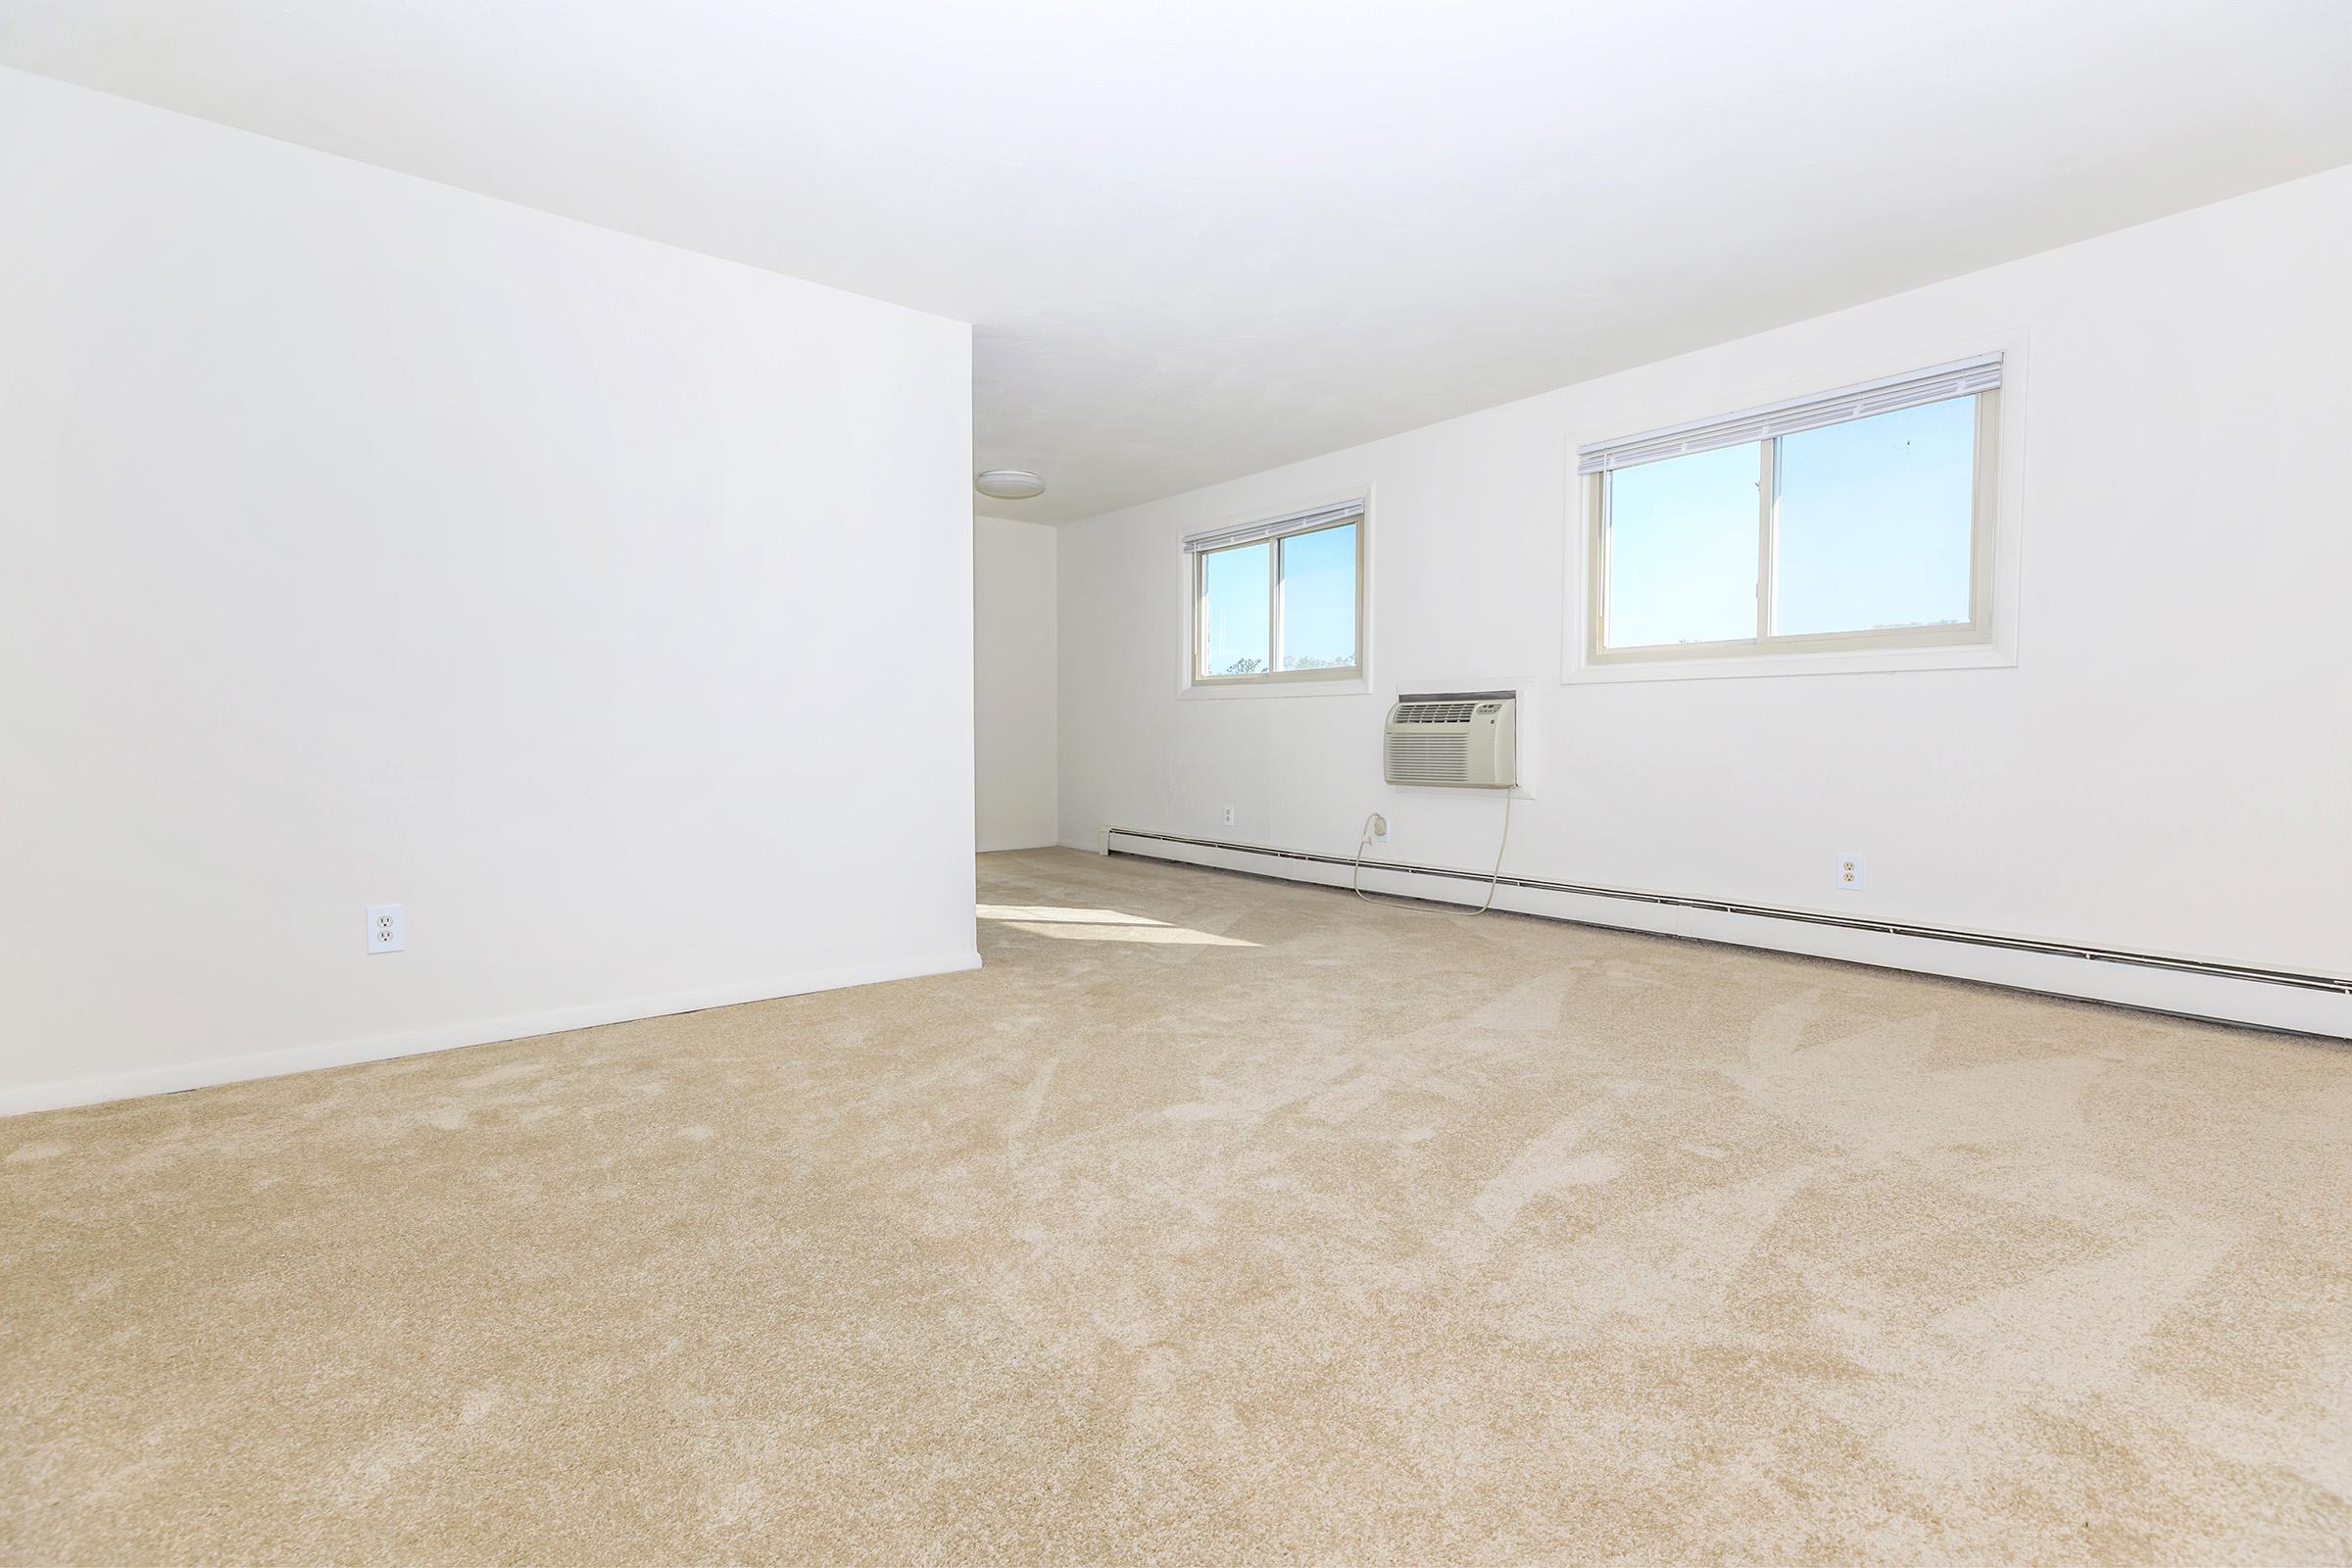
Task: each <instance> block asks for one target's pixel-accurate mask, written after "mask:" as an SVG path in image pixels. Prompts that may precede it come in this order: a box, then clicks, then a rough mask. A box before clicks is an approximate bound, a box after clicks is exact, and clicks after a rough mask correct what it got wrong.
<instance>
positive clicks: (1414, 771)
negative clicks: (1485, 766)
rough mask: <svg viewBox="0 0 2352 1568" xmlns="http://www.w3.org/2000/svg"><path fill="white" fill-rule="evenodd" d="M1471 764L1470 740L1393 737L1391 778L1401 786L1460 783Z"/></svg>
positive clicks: (1390, 761) (1456, 735) (1453, 735)
mask: <svg viewBox="0 0 2352 1568" xmlns="http://www.w3.org/2000/svg"><path fill="white" fill-rule="evenodd" d="M1469 764H1470V737H1469V736H1467V735H1462V734H1452V735H1391V736H1390V737H1389V777H1390V779H1391V780H1392V781H1394V782H1396V783H1398V784H1458V783H1460V782H1461V781H1462V776H1463V774H1464V772H1465V771H1466V770H1467V769H1468V767H1469Z"/></svg>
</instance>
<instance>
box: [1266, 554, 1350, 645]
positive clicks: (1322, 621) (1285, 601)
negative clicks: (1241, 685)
mask: <svg viewBox="0 0 2352 1568" xmlns="http://www.w3.org/2000/svg"><path fill="white" fill-rule="evenodd" d="M1354 663H1355V524H1354V523H1352V522H1350V523H1348V524H1346V525H1344V526H1342V527H1338V528H1322V529H1318V530H1316V531H1315V532H1313V533H1299V534H1293V535H1291V537H1289V538H1288V539H1285V540H1283V541H1282V667H1283V668H1285V669H1331V668H1334V667H1342V666H1347V667H1351V666H1353V664H1354Z"/></svg>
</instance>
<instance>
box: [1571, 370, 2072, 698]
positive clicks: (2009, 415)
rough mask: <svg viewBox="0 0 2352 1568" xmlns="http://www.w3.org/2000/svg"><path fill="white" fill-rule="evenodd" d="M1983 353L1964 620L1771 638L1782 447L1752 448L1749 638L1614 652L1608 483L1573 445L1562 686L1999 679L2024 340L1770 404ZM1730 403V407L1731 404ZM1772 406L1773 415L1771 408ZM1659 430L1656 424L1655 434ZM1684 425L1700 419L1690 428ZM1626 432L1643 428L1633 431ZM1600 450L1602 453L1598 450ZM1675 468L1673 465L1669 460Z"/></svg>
mask: <svg viewBox="0 0 2352 1568" xmlns="http://www.w3.org/2000/svg"><path fill="white" fill-rule="evenodd" d="M1986 354H1994V355H1998V356H1999V357H2000V358H2001V360H2002V370H2001V384H2000V386H1999V387H1997V388H1995V389H1992V390H1988V391H1985V392H1978V393H1973V394H1964V395H1969V396H1973V397H1975V398H1976V399H1977V400H1978V401H1977V409H1976V415H1977V439H1976V466H1975V470H1974V472H1975V482H1974V494H1973V497H1972V508H1971V521H1972V526H1971V541H1970V573H1969V578H1970V581H1969V605H1970V615H1969V619H1968V620H1967V621H1966V622H1964V623H1958V624H1949V625H1940V626H1905V627H1891V628H1872V629H1868V630H1861V631H1847V632H1812V633H1793V634H1787V635H1775V634H1773V633H1772V632H1771V630H1770V624H1769V617H1770V614H1771V605H1772V583H1771V578H1770V572H1771V569H1772V560H1773V553H1772V536H1773V528H1774V523H1775V520H1776V519H1775V515H1774V513H1775V509H1776V507H1777V504H1778V501H1779V496H1778V493H1777V492H1778V480H1777V475H1776V474H1775V473H1774V472H1773V467H1774V462H1775V459H1776V457H1777V455H1778V440H1777V438H1772V437H1766V438H1763V439H1761V440H1760V441H1759V448H1760V458H1759V465H1760V468H1761V472H1760V473H1759V475H1758V478H1759V506H1758V517H1757V570H1758V574H1759V580H1758V584H1757V588H1758V592H1757V595H1756V606H1757V609H1756V619H1757V625H1756V634H1755V635H1754V636H1752V637H1742V638H1731V639H1725V640H1721V641H1714V642H1705V643H1669V644H1662V645H1653V646H1650V647H1640V648H1611V647H1609V646H1607V643H1606V640H1605V639H1606V633H1607V620H1606V616H1607V603H1606V601H1607V595H1608V590H1609V572H1608V566H1609V563H1608V554H1607V552H1608V515H1607V511H1608V486H1607V483H1606V480H1607V477H1608V476H1607V474H1606V473H1605V472H1602V473H1592V474H1580V473H1577V472H1576V471H1575V470H1576V466H1577V461H1576V448H1575V445H1574V443H1572V444H1571V448H1570V452H1569V457H1568V466H1569V479H1570V484H1571V489H1572V494H1573V495H1574V496H1575V498H1576V506H1575V508H1574V511H1575V514H1576V516H1577V531H1576V536H1575V537H1576V538H1577V540H1578V548H1576V549H1574V550H1572V551H1571V552H1570V561H1571V571H1570V582H1569V592H1568V597H1567V611H1568V616H1567V619H1568V627H1567V631H1568V635H1567V637H1566V639H1565V642H1566V650H1565V651H1566V659H1565V661H1564V667H1563V673H1562V677H1561V678H1562V679H1563V680H1565V681H1568V682H1605V681H1653V680H1693V679H1709V678H1717V677H1749V676H1765V675H1814V674H1842V673H1863V672H1870V671H1879V670H1906V669H1964V668H1995V667H2005V666H2010V665H2014V664H2015V663H2016V662H2017V631H2018V570H2017V565H2018V556H2019V551H2018V536H2019V524H2020V513H2021V506H2020V493H2021V490H2022V468H2023V465H2022V463H2021V461H2020V457H2021V454H2020V448H2021V446H2022V435H2023V418H2024V379H2025V377H2024V362H2025V343H2024V337H2023V334H2022V333H2020V334H2012V335H2008V336H2004V337H2002V338H2000V339H1998V340H1995V341H1991V342H1980V343H1978V344H1975V345H1971V346H1970V347H1968V348H1967V349H1965V350H1961V351H1949V350H1947V351H1945V352H1944V353H1941V354H1935V355H1922V356H1919V357H1916V358H1912V359H1909V360H1907V361H1904V362H1897V363H1895V364H1894V365H1892V366H1882V367H1878V368H1873V369H1871V370H1867V371H1864V372H1860V373H1855V372H1848V373H1846V374H1844V375H1838V376H1823V377H1820V378H1819V379H1815V380H1812V381H1811V383H1810V385H1809V386H1806V385H1803V384H1800V385H1798V386H1797V387H1795V388H1792V389H1790V390H1789V392H1787V393H1785V394H1784V395H1783V397H1782V398H1780V399H1775V400H1773V402H1774V403H1776V404H1777V403H1778V402H1781V401H1789V402H1793V401H1798V400H1800V399H1803V398H1806V397H1808V396H1810V395H1812V394H1815V393H1818V392H1819V391H1820V389H1821V388H1823V387H1825V386H1850V385H1858V384H1862V383H1865V382H1869V381H1872V380H1877V379H1880V378H1891V377H1894V376H1899V375H1903V374H1907V373H1909V372H1911V371H1913V370H1916V369H1917V368H1919V367H1920V366H1922V365H1935V364H1941V363H1946V362H1952V361H1960V360H1964V359H1969V358H1977V357H1982V356H1984V355H1986ZM1727 401H1728V400H1727ZM1768 406H1769V405H1768ZM1664 422H1665V421H1651V422H1649V424H1648V427H1649V428H1656V427H1657V426H1658V425H1659V424H1663V423H1664ZM1678 422H1688V423H1693V424H1695V423H1700V422H1702V420H1699V419H1690V418H1688V417H1686V418H1685V420H1683V421H1678ZM1632 428H1634V429H1637V430H1639V429H1642V428H1643V426H1642V425H1635V426H1633V427H1632ZM1593 444H1597V443H1593ZM1667 461H1671V460H1667Z"/></svg>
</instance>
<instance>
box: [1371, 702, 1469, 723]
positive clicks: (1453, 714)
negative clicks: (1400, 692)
mask: <svg viewBox="0 0 2352 1568" xmlns="http://www.w3.org/2000/svg"><path fill="white" fill-rule="evenodd" d="M1477 707H1478V705H1477V704H1476V703H1399V704H1398V705H1397V713H1396V716H1395V717H1394V718H1393V719H1391V720H1390V722H1392V723H1397V724H1466V723H1468V722H1469V721H1470V714H1471V713H1472V711H1475V710H1476V709H1477Z"/></svg>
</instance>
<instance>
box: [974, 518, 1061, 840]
mask: <svg viewBox="0 0 2352 1568" xmlns="http://www.w3.org/2000/svg"><path fill="white" fill-rule="evenodd" d="M1054 538H1055V533H1054V529H1052V528H1050V527H1047V526H1046V525H1045V524H1043V523H1036V522H1014V521H1010V520H1008V519H1006V518H1003V517H979V516H975V517H974V518H973V519H972V760H973V772H974V775H975V776H974V781H973V782H974V793H975V795H976V797H977V805H978V812H979V839H980V848H982V849H983V850H1028V849H1035V848H1037V847H1038V846H1039V845H1044V844H1052V843H1054V730H1055V726H1056V716H1055V711H1054V680H1055V669H1054V613H1055V610H1054Z"/></svg>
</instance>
